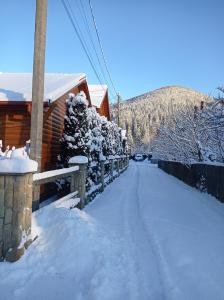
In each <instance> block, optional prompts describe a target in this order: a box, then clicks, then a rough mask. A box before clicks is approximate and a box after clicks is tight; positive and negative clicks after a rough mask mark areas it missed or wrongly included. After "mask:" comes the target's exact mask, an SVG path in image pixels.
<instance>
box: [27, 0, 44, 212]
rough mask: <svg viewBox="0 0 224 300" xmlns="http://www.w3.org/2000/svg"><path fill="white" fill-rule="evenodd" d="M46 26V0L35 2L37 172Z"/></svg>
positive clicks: (33, 147)
mask: <svg viewBox="0 0 224 300" xmlns="http://www.w3.org/2000/svg"><path fill="white" fill-rule="evenodd" d="M46 24H47V0H36V21H35V38H34V58H33V83H32V113H31V133H30V143H31V144H30V157H31V159H33V160H35V161H37V162H38V171H40V169H41V152H42V132H43V98H44V67H45V45H46ZM38 190H39V188H38ZM37 194H38V195H37ZM34 195H35V196H34V202H35V201H36V200H37V198H39V192H37V191H34ZM38 205H39V204H38ZM38 205H37V207H38ZM33 206H34V209H36V208H37V207H35V205H33Z"/></svg>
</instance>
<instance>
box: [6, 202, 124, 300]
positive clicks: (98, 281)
mask: <svg viewBox="0 0 224 300" xmlns="http://www.w3.org/2000/svg"><path fill="white" fill-rule="evenodd" d="M35 235H38V238H37V239H36V240H35V241H34V242H33V244H32V245H31V246H30V248H29V249H28V250H27V252H26V254H25V255H24V256H23V257H22V258H21V259H20V260H19V261H18V262H16V263H13V264H10V263H1V265H0V291H1V297H0V298H1V299H4V300H13V299H17V300H20V299H21V300H25V299H33V300H35V299H48V300H53V299H54V300H56V299H61V300H62V299H63V300H64V299H66V300H69V299H80V300H81V299H91V300H92V299H105V300H106V299H127V298H126V297H125V295H123V294H121V291H122V285H123V284H124V282H125V274H124V271H123V270H122V266H121V265H120V261H121V260H122V259H123V258H122V257H121V256H120V250H119V247H120V246H119V241H117V240H112V239H109V238H108V237H107V236H106V234H105V232H104V231H103V230H102V228H100V227H99V226H98V224H97V222H96V221H95V220H94V219H93V218H91V217H90V216H89V215H88V214H87V213H85V212H84V211H80V210H78V209H73V210H69V209H66V208H56V207H55V206H54V205H49V206H48V207H45V208H42V209H41V210H40V211H38V212H37V213H35V214H34V215H33V236H35ZM119 282H120V283H119ZM123 296H124V298H123Z"/></svg>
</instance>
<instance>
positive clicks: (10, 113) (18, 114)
mask: <svg viewBox="0 0 224 300" xmlns="http://www.w3.org/2000/svg"><path fill="white" fill-rule="evenodd" d="M29 138H30V103H23V104H22V105H21V104H20V103H18V102H16V103H15V102H10V103H5V102H4V103H3V102H2V103H1V102H0V140H2V141H3V148H6V147H7V146H8V145H9V146H10V147H12V146H15V147H21V146H24V145H25V144H26V141H27V140H29Z"/></svg>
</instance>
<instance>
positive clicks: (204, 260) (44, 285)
mask: <svg viewBox="0 0 224 300" xmlns="http://www.w3.org/2000/svg"><path fill="white" fill-rule="evenodd" d="M34 223H35V226H34V230H35V231H36V232H37V233H38V235H39V237H38V239H37V240H36V241H35V242H34V243H33V244H32V245H31V247H30V248H29V250H28V251H27V252H26V254H25V255H24V256H23V257H22V259H21V260H20V261H19V262H17V263H14V264H8V263H1V264H0V299H4V300H12V299H23V300H26V299H44V300H45V299H46V300H51V299H52V300H53V299H54V300H59V299H66V300H67V299H68V300H70V299H78V300H81V299H83V300H86V299H88V300H94V299H97V300H98V299H99V300H101V299H102V300H104V299H105V300H107V299H111V300H126V299H128V300H129V299H130V300H132V299H133V300H138V299H139V300H144V299H147V300H149V299H153V300H154V299H155V300H157V299H158V300H160V299H175V300H176V299H178V300H182V299H187V300H194V299H197V300H198V299H203V300H207V299H208V300H209V299H211V300H216V299H217V300H218V299H224V288H223V278H224V237H223V236H224V235H223V231H224V205H223V204H221V203H219V202H218V201H216V200H215V199H214V198H212V197H211V196H209V195H207V194H203V193H200V192H199V191H197V190H195V189H192V188H190V187H189V186H187V185H185V184H184V183H182V182H180V181H178V180H177V179H176V178H174V177H171V176H169V175H167V174H166V173H164V172H163V171H161V170H159V169H158V168H157V167H156V166H154V165H150V164H148V163H144V162H143V163H131V164H130V166H129V168H128V170H127V171H126V172H125V173H123V174H122V175H121V176H120V177H119V178H118V179H116V180H115V181H114V182H113V183H112V184H111V185H110V186H108V187H107V188H106V189H105V191H104V193H103V194H101V195H99V196H98V197H97V198H95V200H94V201H93V202H92V203H90V204H89V205H88V206H87V207H86V208H85V209H84V211H80V210H78V209H73V210H68V209H66V208H56V207H55V205H49V206H48V207H45V208H43V209H41V210H40V211H39V212H38V213H36V214H35V215H34Z"/></svg>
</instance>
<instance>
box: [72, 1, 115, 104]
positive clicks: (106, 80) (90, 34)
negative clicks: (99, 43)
mask: <svg viewBox="0 0 224 300" xmlns="http://www.w3.org/2000/svg"><path fill="white" fill-rule="evenodd" d="M79 3H80V6H79V5H78V3H77V6H78V9H79V12H80V15H82V18H83V23H84V26H85V29H86V32H87V35H88V36H89V39H90V42H91V46H92V48H93V50H94V53H95V55H96V58H97V61H98V64H99V67H100V70H101V73H102V76H103V78H104V81H105V83H106V84H107V86H108V92H109V93H110V94H111V95H112V98H116V95H115V94H114V93H113V92H112V90H111V88H110V86H111V84H110V83H109V82H108V79H107V77H106V75H105V72H104V69H103V66H102V63H101V61H100V58H99V55H98V53H97V49H96V46H95V43H94V39H93V37H92V33H91V29H90V26H89V22H88V18H87V14H86V12H85V7H84V5H83V2H82V0H79ZM80 7H81V9H80Z"/></svg>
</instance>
